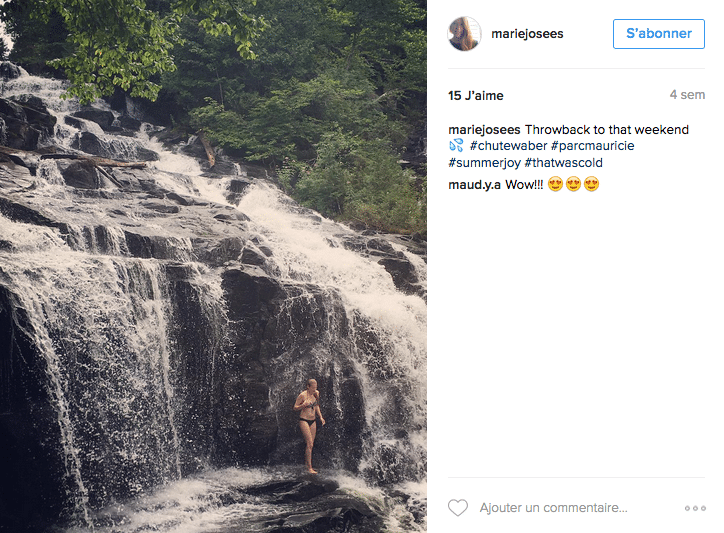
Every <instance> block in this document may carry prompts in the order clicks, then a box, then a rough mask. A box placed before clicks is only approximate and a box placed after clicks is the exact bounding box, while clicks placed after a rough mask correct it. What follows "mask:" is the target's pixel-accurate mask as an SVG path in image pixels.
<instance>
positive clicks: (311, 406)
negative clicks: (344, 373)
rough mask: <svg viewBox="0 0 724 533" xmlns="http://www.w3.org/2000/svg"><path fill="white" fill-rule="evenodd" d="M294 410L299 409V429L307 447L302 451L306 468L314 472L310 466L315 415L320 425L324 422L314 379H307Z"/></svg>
mask: <svg viewBox="0 0 724 533" xmlns="http://www.w3.org/2000/svg"><path fill="white" fill-rule="evenodd" d="M294 410H295V411H299V429H301V430H302V435H303V436H304V442H306V443H307V449H306V451H305V452H304V459H305V461H306V463H307V470H308V471H309V473H310V474H316V473H317V471H316V470H314V468H312V447H313V446H314V437H316V435H317V416H319V420H320V422H322V425H324V424H326V422H325V421H324V417H323V416H322V411H320V410H319V391H318V390H317V381H316V380H314V379H310V380H307V390H305V391H303V392H302V393H301V394H300V395H299V396H297V401H296V402H295V403H294Z"/></svg>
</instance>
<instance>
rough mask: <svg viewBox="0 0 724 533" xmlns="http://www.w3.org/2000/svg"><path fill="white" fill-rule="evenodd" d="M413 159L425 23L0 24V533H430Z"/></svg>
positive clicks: (320, 7)
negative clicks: (153, 532) (428, 523)
mask: <svg viewBox="0 0 724 533" xmlns="http://www.w3.org/2000/svg"><path fill="white" fill-rule="evenodd" d="M456 137H458V136H456ZM426 146H427V4H426V2H425V0H384V1H373V2H369V1H368V0H42V1H28V0H0V533H6V532H7V533H140V532H149V531H156V532H163V533H282V532H283V533H325V532H334V531H336V532H347V533H375V532H380V533H382V532H424V531H427V530H428V527H427V261H428V260H427V187H426V183H427V181H426V180H427V152H426Z"/></svg>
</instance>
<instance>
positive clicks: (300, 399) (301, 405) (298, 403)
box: [294, 393, 306, 411]
mask: <svg viewBox="0 0 724 533" xmlns="http://www.w3.org/2000/svg"><path fill="white" fill-rule="evenodd" d="M304 404H305V402H304V393H301V394H300V395H299V396H297V401H296V402H294V410H295V411H301V410H302V409H304V408H305V407H306V406H305V405H304Z"/></svg>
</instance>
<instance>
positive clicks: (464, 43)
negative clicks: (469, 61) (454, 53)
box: [447, 17, 481, 52]
mask: <svg viewBox="0 0 724 533" xmlns="http://www.w3.org/2000/svg"><path fill="white" fill-rule="evenodd" d="M480 35H481V30H480V24H478V23H477V21H476V20H475V19H474V18H471V17H460V18H456V19H455V20H453V21H452V22H451V23H450V27H449V28H448V31H447V38H448V40H449V41H450V44H451V45H453V47H455V48H457V49H458V50H462V51H463V52H467V51H468V50H472V49H473V48H475V47H476V46H478V43H479V42H480Z"/></svg>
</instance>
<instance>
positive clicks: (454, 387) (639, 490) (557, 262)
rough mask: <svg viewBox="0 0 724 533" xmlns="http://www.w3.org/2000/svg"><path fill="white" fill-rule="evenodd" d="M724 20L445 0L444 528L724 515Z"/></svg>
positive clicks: (433, 237) (435, 151)
mask: <svg viewBox="0 0 724 533" xmlns="http://www.w3.org/2000/svg"><path fill="white" fill-rule="evenodd" d="M721 16H722V8H721V6H720V5H719V4H717V3H714V2H703V1H691V2H683V3H682V2H656V3H653V2H635V1H628V2H623V1H611V2H601V3H581V2H566V1H560V2H533V1H530V2H526V1H520V2H516V1H511V2H486V3H481V2H431V3H430V4H429V6H428V104H429V117H428V130H429V133H430V142H429V155H428V168H429V183H428V202H429V244H430V251H429V279H430V285H429V332H428V334H429V337H428V339H429V358H428V371H429V374H428V376H429V379H428V428H429V433H428V452H429V456H428V457H429V464H428V529H429V531H434V532H441V531H446V532H458V531H459V532H483V531H486V532H495V533H502V532H510V533H518V532H531V531H555V532H613V531H615V532H640V531H657V532H682V531H686V532H711V533H713V532H717V531H722V530H723V528H724V517H723V516H722V509H721V503H722V501H724V478H723V477H722V475H723V472H722V460H721V450H722V449H724V440H723V439H722V435H723V434H724V432H722V430H721V424H720V422H719V421H720V420H721V410H722V406H723V405H724V403H723V400H724V397H723V394H722V390H723V389H722V386H721V383H720V381H721V376H722V362H721V361H722V354H723V348H724V345H723V343H722V340H721V335H720V330H721V326H720V325H721V324H722V319H723V318H724V316H723V313H722V309H721V304H720V301H721V298H722V295H723V293H722V289H723V284H722V276H721V272H722V266H723V264H724V261H723V260H724V254H722V251H721V249H720V247H719V245H718V243H719V241H720V240H721V233H722V229H723V228H724V225H723V222H724V220H723V214H722V213H723V211H722V209H721V200H722V193H723V192H724V188H723V187H722V180H721V177H722V171H721V168H720V165H719V155H718V154H719V153H720V149H719V146H718V145H719V142H720V139H721V134H720V132H719V120H720V118H721V117H722V104H721V88H722V79H723V78H722V61H721V58H722V47H721V41H720V39H719V38H718V35H717V33H718V31H719V29H720V27H721V24H720V23H721Z"/></svg>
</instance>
